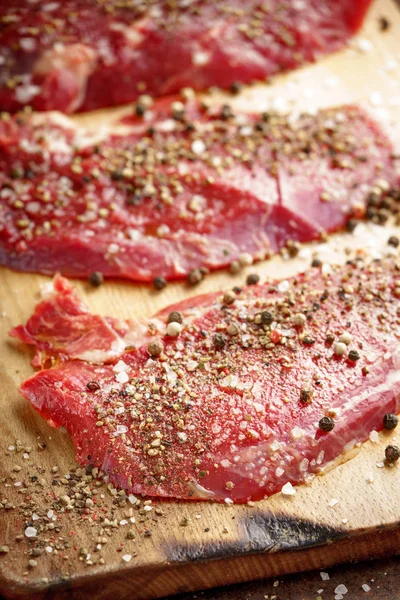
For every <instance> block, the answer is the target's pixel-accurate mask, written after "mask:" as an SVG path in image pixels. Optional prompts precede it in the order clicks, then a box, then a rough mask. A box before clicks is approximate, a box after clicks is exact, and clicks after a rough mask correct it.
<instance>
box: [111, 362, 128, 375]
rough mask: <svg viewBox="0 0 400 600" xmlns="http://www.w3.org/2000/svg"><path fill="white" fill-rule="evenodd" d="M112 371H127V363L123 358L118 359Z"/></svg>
mask: <svg viewBox="0 0 400 600" xmlns="http://www.w3.org/2000/svg"><path fill="white" fill-rule="evenodd" d="M113 371H114V373H121V372H122V371H129V365H127V364H126V362H124V361H123V360H119V361H118V362H117V364H116V365H114V366H113Z"/></svg>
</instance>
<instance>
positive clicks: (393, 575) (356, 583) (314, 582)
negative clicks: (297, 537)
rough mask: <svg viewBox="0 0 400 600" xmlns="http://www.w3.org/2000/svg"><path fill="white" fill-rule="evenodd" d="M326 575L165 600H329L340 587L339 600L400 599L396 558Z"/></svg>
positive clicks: (331, 570) (337, 569)
mask: <svg viewBox="0 0 400 600" xmlns="http://www.w3.org/2000/svg"><path fill="white" fill-rule="evenodd" d="M399 552H400V548H399ZM326 572H327V573H328V575H329V580H326V581H324V580H322V578H321V574H320V571H311V572H308V573H300V574H296V575H287V576H285V577H279V578H277V579H271V580H266V581H257V582H251V583H244V584H241V585H234V586H229V587H223V588H218V589H212V590H208V591H204V592H194V593H191V594H183V595H180V596H173V597H172V596H171V597H169V598H165V600H320V599H321V600H328V599H329V600H333V599H334V598H335V589H336V588H337V586H339V585H340V584H344V585H345V586H346V588H347V589H348V592H347V593H346V594H344V595H343V600H400V556H398V557H393V558H389V559H385V560H379V561H370V562H365V563H358V564H354V565H342V566H338V567H332V568H329V569H326ZM365 584H366V585H368V586H369V587H370V588H371V589H370V590H369V591H365V590H364V589H363V588H362V586H363V585H365Z"/></svg>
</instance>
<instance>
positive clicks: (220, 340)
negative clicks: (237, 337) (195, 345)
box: [213, 333, 226, 350]
mask: <svg viewBox="0 0 400 600" xmlns="http://www.w3.org/2000/svg"><path fill="white" fill-rule="evenodd" d="M213 341H214V346H215V347H216V348H217V349H218V350H222V348H225V346H226V339H225V336H223V335H222V333H216V334H215V335H214V339H213Z"/></svg>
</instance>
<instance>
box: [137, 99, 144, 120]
mask: <svg viewBox="0 0 400 600" xmlns="http://www.w3.org/2000/svg"><path fill="white" fill-rule="evenodd" d="M145 112H146V107H145V106H144V104H141V103H140V102H138V103H137V104H136V106H135V114H136V116H137V117H143V115H144V113H145Z"/></svg>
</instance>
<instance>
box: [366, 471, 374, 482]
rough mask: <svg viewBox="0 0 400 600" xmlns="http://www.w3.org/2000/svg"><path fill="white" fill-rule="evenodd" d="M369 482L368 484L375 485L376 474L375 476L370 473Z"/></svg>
mask: <svg viewBox="0 0 400 600" xmlns="http://www.w3.org/2000/svg"><path fill="white" fill-rule="evenodd" d="M367 481H368V483H374V481H375V477H374V474H373V473H370V474H369V475H368V477H367Z"/></svg>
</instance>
